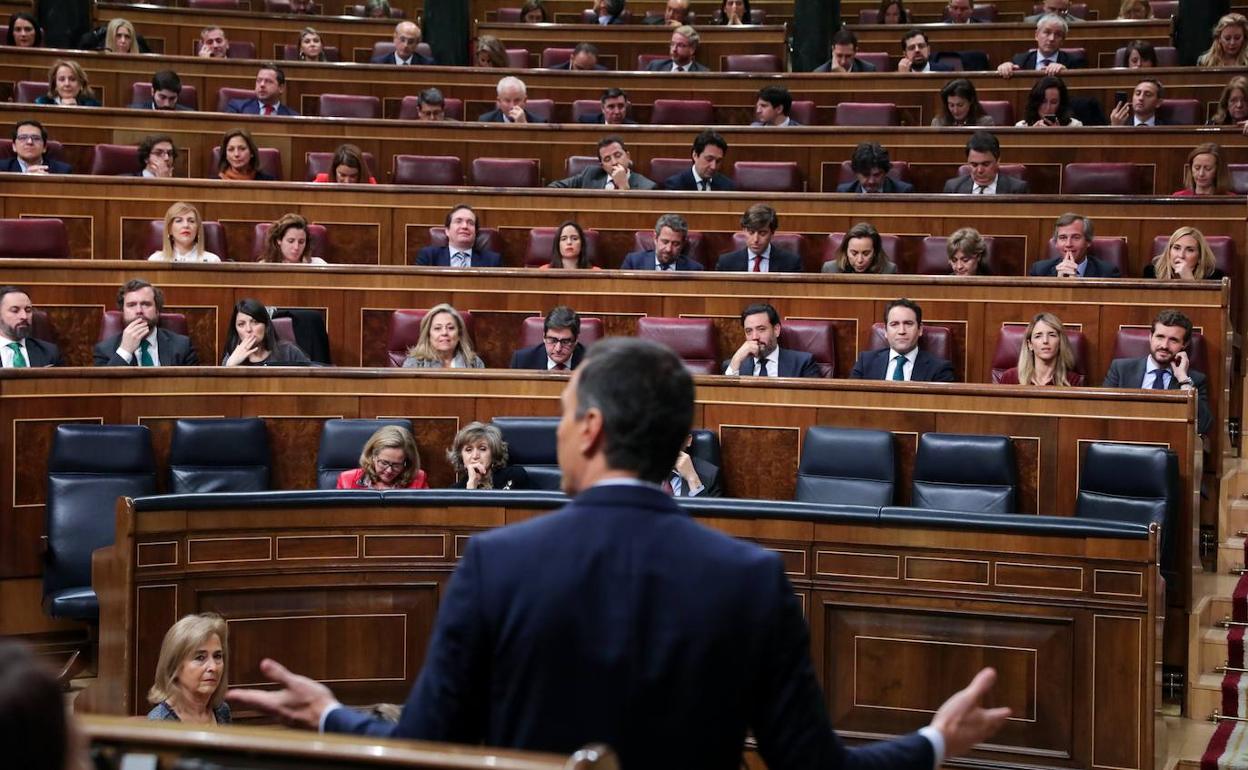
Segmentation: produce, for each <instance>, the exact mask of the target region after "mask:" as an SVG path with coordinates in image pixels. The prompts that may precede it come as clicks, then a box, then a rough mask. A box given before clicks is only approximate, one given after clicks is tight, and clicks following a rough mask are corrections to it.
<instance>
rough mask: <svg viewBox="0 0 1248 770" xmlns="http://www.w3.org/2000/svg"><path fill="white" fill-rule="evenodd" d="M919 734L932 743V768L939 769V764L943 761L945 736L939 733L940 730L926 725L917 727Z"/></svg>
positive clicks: (933, 769)
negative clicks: (933, 759) (933, 757)
mask: <svg viewBox="0 0 1248 770" xmlns="http://www.w3.org/2000/svg"><path fill="white" fill-rule="evenodd" d="M919 735H922V736H923V737H924V738H926V739H927V740H928V742H930V743H931V744H932V754H933V755H935V761H934V762H932V770H940V766H941V764H942V763H943V762H944V761H945V736H943V735H941V734H940V730H937V729H936V728H935V727H932V726H931V725H928V726H926V727H920V728H919Z"/></svg>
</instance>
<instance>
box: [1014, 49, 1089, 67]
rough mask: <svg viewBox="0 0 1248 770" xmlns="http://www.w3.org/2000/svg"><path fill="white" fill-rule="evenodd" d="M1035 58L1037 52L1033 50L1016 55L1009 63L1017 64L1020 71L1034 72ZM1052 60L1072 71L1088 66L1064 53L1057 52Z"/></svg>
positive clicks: (1080, 59) (1079, 58) (1075, 57)
mask: <svg viewBox="0 0 1248 770" xmlns="http://www.w3.org/2000/svg"><path fill="white" fill-rule="evenodd" d="M1037 56H1038V52H1037V51H1036V49H1034V48H1033V49H1031V50H1030V51H1027V52H1026V53H1020V54H1016V55H1015V56H1014V58H1013V59H1012V60H1011V61H1013V62H1014V63H1015V64H1017V65H1018V66H1019V67H1020V68H1021V69H1025V70H1034V69H1035V68H1036V58H1037ZM1054 58H1055V59H1056V60H1057V63H1058V64H1061V65H1062V66H1064V67H1069V68H1070V69H1072V70H1077V69H1082V68H1084V67H1086V66H1088V63H1087V62H1086V61H1084V60H1083V58H1082V57H1079V56H1071V55H1070V54H1068V53H1066V52H1065V51H1058V52H1057V56H1056V57H1054Z"/></svg>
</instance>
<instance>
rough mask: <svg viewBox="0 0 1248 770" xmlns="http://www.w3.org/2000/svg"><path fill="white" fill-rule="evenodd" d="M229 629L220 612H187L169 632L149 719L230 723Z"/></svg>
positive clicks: (150, 699) (151, 695)
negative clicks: (227, 701) (227, 674)
mask: <svg viewBox="0 0 1248 770" xmlns="http://www.w3.org/2000/svg"><path fill="white" fill-rule="evenodd" d="M228 631H229V629H228V628H227V626H226V624H225V619H224V618H222V617H221V616H220V615H217V614H215V613H211V612H206V613H203V614H202V615H187V616H185V617H183V618H182V619H181V620H179V621H178V622H177V623H174V624H173V626H172V627H170V629H169V630H168V631H167V632H165V640H164V641H163V642H161V643H160V657H159V658H157V660H156V681H155V682H153V683H152V688H151V689H150V690H148V691H147V700H148V702H150V703H154V704H156V705H155V707H154V708H153V709H152V710H151V711H149V712H147V718H148V719H153V720H160V721H168V722H188V723H191V724H205V725H213V724H217V725H224V724H229V722H230V706H229V704H228V703H226V702H225V694H226V692H228V691H229V689H230V687H229V683H228V682H227V681H226V673H227V672H228V669H227V667H226V658H225V656H226V648H227V646H228V644H229V634H228Z"/></svg>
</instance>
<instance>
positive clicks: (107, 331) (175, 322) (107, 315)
mask: <svg viewBox="0 0 1248 770" xmlns="http://www.w3.org/2000/svg"><path fill="white" fill-rule="evenodd" d="M156 325H157V326H159V327H160V328H162V329H168V330H169V331H171V332H173V333H174V334H181V335H182V336H183V337H189V336H190V334H191V332H190V327H189V326H188V325H187V323H186V315H185V314H183V313H166V312H165V311H163V310H162V311H161V313H160V318H159V319H158V320H157V321H156ZM122 328H123V327H122V324H121V311H120V310H105V311H104V316H103V318H101V319H100V336H99V337H97V338H96V342H100V341H103V340H106V339H108V338H109V337H112V336H114V335H117V334H121V330H122Z"/></svg>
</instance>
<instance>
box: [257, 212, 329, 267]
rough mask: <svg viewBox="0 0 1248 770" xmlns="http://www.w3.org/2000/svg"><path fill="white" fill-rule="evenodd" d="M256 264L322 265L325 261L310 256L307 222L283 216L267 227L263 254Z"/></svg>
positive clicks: (295, 216) (298, 218)
mask: <svg viewBox="0 0 1248 770" xmlns="http://www.w3.org/2000/svg"><path fill="white" fill-rule="evenodd" d="M257 261H258V262H273V263H277V264H282V265H324V264H326V262H325V260H323V259H321V258H320V257H314V256H312V244H311V241H310V240H309V239H308V220H306V219H304V218H303V217H301V216H299V215H298V214H283V215H282V216H281V218H279V219H278V220H277V221H276V222H274V223H273V224H272V225H270V226H269V232H268V234H266V235H265V236H264V253H262V254H261V255H260V259H258V260H257Z"/></svg>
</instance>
